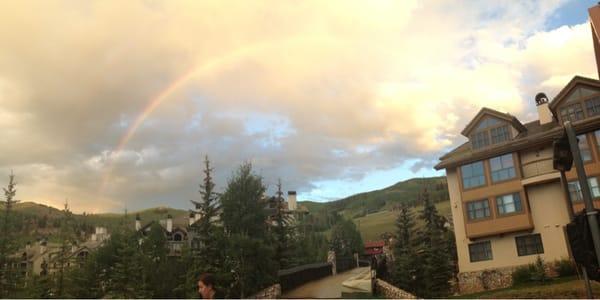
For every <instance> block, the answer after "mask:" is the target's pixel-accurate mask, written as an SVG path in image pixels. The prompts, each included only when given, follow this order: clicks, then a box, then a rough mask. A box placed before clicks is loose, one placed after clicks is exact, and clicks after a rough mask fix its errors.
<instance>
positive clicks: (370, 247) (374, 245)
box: [365, 240, 385, 257]
mask: <svg viewBox="0 0 600 300" xmlns="http://www.w3.org/2000/svg"><path fill="white" fill-rule="evenodd" d="M384 246H385V241H384V240H380V241H369V242H366V243H365V256H369V257H370V256H375V255H381V254H384V253H383V252H384V251H383V247H384Z"/></svg>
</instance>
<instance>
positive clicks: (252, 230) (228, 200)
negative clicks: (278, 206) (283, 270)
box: [221, 163, 277, 298]
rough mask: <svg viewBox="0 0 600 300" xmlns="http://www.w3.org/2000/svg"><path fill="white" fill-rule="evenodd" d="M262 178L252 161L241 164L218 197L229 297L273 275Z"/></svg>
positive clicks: (242, 294)
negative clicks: (231, 276) (225, 241)
mask: <svg viewBox="0 0 600 300" xmlns="http://www.w3.org/2000/svg"><path fill="white" fill-rule="evenodd" d="M265 190H266V188H265V186H264V185H263V182H262V178H261V177H259V176H257V175H254V174H253V173H252V165H251V164H249V163H245V164H242V165H241V166H240V168H239V169H238V171H237V172H236V174H235V175H234V176H233V178H231V179H230V180H229V182H228V185H227V188H226V190H225V193H223V196H222V197H221V205H222V207H223V212H222V215H221V216H222V221H223V225H224V228H225V234H226V235H227V242H228V245H227V249H228V253H227V256H226V259H225V261H226V266H225V268H224V269H225V270H231V271H232V275H233V277H234V278H233V280H234V282H233V286H232V288H231V289H230V290H229V292H228V295H227V296H228V297H241V298H244V297H247V296H249V295H251V294H252V293H253V292H256V291H258V290H260V289H262V288H265V287H266V286H267V285H269V284H271V283H272V282H273V281H274V280H275V277H276V272H277V262H276V261H274V260H273V256H274V249H273V248H272V246H271V245H267V243H265V241H266V240H267V231H266V226H267V224H266V221H267V218H266V213H265V204H266V202H265V201H264V199H263V194H264V192H265Z"/></svg>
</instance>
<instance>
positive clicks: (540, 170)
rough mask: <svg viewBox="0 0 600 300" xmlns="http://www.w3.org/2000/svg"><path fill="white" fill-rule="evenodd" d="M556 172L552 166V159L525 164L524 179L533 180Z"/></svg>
mask: <svg viewBox="0 0 600 300" xmlns="http://www.w3.org/2000/svg"><path fill="white" fill-rule="evenodd" d="M554 172H556V170H554V168H553V166H552V157H550V158H543V159H539V160H534V161H531V162H528V163H525V164H523V178H531V177H535V176H540V175H544V174H550V173H554Z"/></svg>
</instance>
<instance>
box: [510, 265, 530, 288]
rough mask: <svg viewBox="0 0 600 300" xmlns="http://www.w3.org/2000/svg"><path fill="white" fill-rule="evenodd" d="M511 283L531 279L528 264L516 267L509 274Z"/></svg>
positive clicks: (514, 283) (517, 283)
mask: <svg viewBox="0 0 600 300" xmlns="http://www.w3.org/2000/svg"><path fill="white" fill-rule="evenodd" d="M511 276H512V280H513V285H519V284H523V283H527V282H530V281H531V270H530V265H526V266H520V267H517V268H516V269H515V270H514V271H513V272H512V274H511Z"/></svg>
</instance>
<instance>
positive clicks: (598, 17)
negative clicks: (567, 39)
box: [588, 3, 600, 78]
mask: <svg viewBox="0 0 600 300" xmlns="http://www.w3.org/2000/svg"><path fill="white" fill-rule="evenodd" d="M588 13H589V14H590V25H591V26H592V43H593V44H594V54H595V57H596V70H597V71H598V78H600V42H599V40H600V3H599V5H596V6H592V7H590V8H589V9H588Z"/></svg>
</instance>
